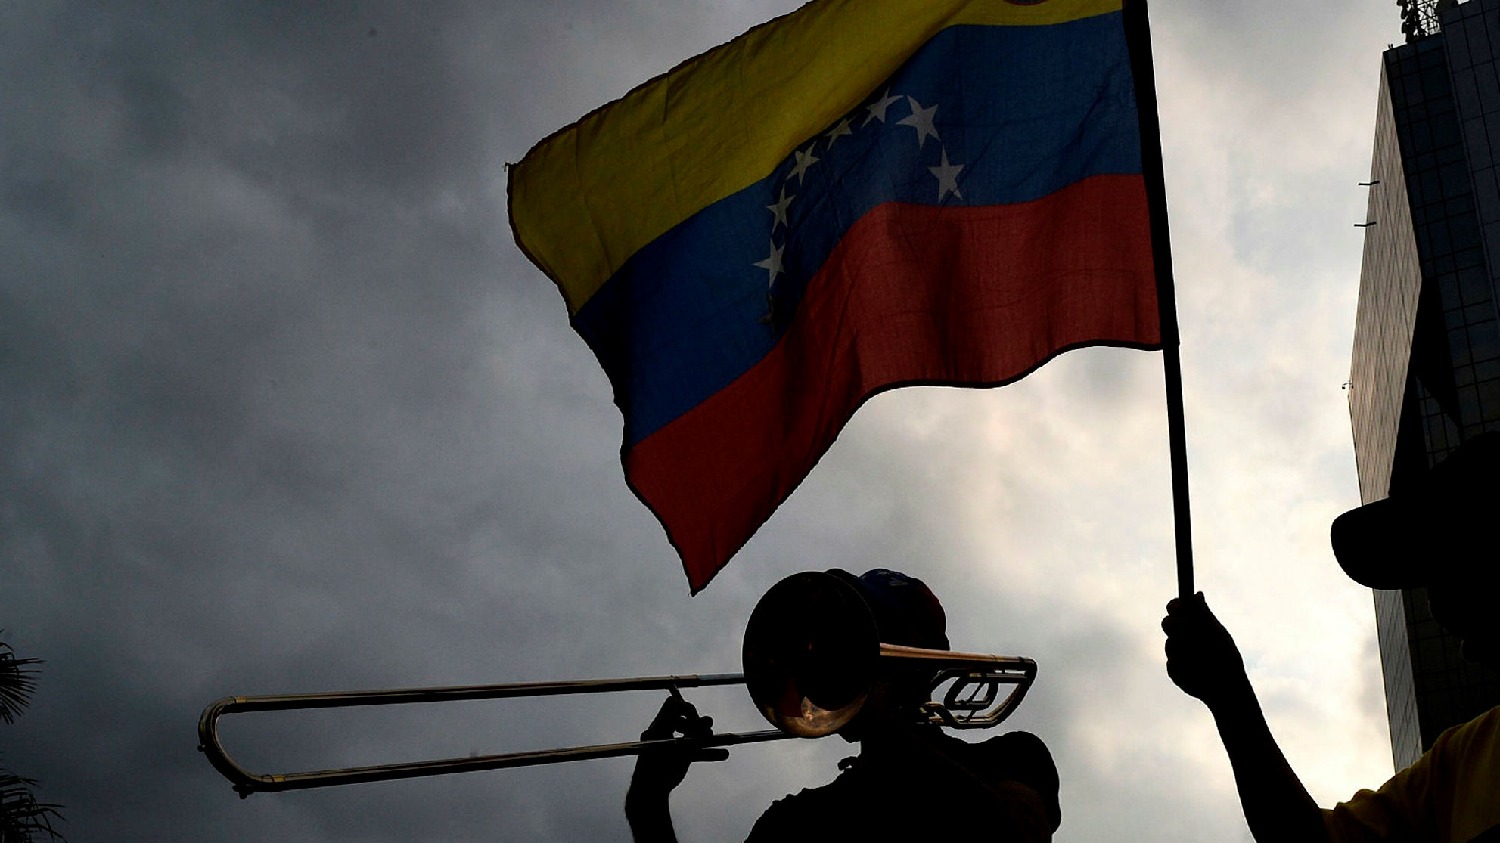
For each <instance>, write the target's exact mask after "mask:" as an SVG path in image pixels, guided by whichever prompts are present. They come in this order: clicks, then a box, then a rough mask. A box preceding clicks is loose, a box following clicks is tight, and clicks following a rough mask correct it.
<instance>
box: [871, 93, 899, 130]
mask: <svg viewBox="0 0 1500 843" xmlns="http://www.w3.org/2000/svg"><path fill="white" fill-rule="evenodd" d="M900 101H901V98H900V97H893V96H891V92H890V90H889V89H887V90H886V92H885V95H884V96H882V97H881V98H880V99H878V100H876V101H875V102H872V103H870V104H869V105H868V106H866V107H865V110H866V111H868V112H870V116H869V117H866V118H865V122H864V125H866V126H868V125H870V124H871V123H873V122H875V121H876V120H879V121H880V122H882V123H884V122H885V112H886V109H888V108H890V107H891V105H892V104H894V103H897V102H900Z"/></svg>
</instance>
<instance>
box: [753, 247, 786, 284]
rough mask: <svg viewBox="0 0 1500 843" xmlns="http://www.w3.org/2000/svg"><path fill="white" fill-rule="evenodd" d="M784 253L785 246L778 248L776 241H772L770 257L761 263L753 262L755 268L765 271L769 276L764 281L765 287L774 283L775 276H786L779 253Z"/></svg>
mask: <svg viewBox="0 0 1500 843" xmlns="http://www.w3.org/2000/svg"><path fill="white" fill-rule="evenodd" d="M784 251H786V247H785V246H778V245H776V241H775V240H772V241H771V256H770V257H768V258H766V259H765V260H763V261H756V262H755V265H756V266H758V267H760V268H761V269H764V270H766V272H768V273H769V274H770V277H769V278H767V279H766V285H767V286H770V285H772V284H775V283H776V276H778V275H785V274H786V268H785V267H784V266H783V265H782V263H781V253H782V252H784Z"/></svg>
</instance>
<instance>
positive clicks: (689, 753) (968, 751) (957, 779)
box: [625, 568, 1062, 843]
mask: <svg viewBox="0 0 1500 843" xmlns="http://www.w3.org/2000/svg"><path fill="white" fill-rule="evenodd" d="M829 573H832V574H835V575H838V576H841V577H842V578H844V579H846V581H848V582H850V583H851V584H852V585H854V586H855V587H856V588H857V589H858V591H859V593H860V595H861V596H862V597H863V598H864V600H865V602H866V603H867V604H868V605H869V607H870V609H871V611H872V613H873V614H874V616H875V624H876V628H877V630H878V632H879V634H880V640H881V641H882V642H885V643H889V644H904V645H906V646H911V647H922V648H926V649H940V650H946V649H948V636H947V616H946V614H945V613H944V611H943V607H942V604H941V603H940V602H938V599H937V597H936V596H935V595H934V594H933V593H932V591H931V589H929V588H928V587H927V586H926V584H925V583H923V582H922V581H921V580H919V579H917V578H915V577H911V576H908V575H906V574H903V573H900V572H897V571H891V570H888V569H881V568H877V569H875V570H872V571H868V572H866V573H864V574H863V575H861V576H859V577H855V576H853V575H852V574H849V573H848V572H845V571H839V570H834V571H830V572H829ZM891 661H899V660H891ZM931 680H932V672H931V669H930V667H928V668H924V667H921V666H914V665H909V664H908V665H901V664H884V663H883V664H882V666H881V674H880V676H879V678H878V679H877V681H876V682H875V684H874V687H873V688H872V689H871V691H870V693H869V696H868V698H867V700H866V702H865V704H864V705H863V706H862V707H861V708H860V710H859V713H858V714H856V715H855V717H854V718H853V719H852V720H850V721H849V722H848V723H847V724H845V725H844V727H843V728H841V729H840V730H839V731H838V734H839V735H840V736H841V737H842V738H844V739H845V740H847V741H849V742H851V743H858V744H859V747H860V750H859V754H858V755H857V756H856V757H854V758H846V759H844V760H843V761H842V762H840V764H839V767H840V772H839V774H838V775H837V776H836V777H835V778H834V780H833V781H831V782H829V783H828V784H826V785H823V786H821V787H815V788H809V789H806V790H803V791H801V792H799V793H795V794H791V795H789V796H786V797H784V798H782V799H778V800H776V801H775V802H773V803H772V804H771V806H770V807H768V808H767V809H766V810H765V812H764V813H763V814H761V816H760V818H759V819H758V820H757V821H756V823H755V825H754V826H753V827H752V828H751V831H750V835H749V837H748V838H747V840H748V841H751V843H762V841H777V843H785V842H787V841H798V840H810V841H811V840H816V841H820V842H821V843H826V841H829V840H843V839H870V840H875V839H907V840H914V839H928V838H930V837H932V836H934V835H937V834H942V835H944V836H947V835H955V836H956V838H957V839H973V838H972V837H971V835H977V836H979V837H982V838H993V837H997V836H998V837H1000V838H1002V839H1005V840H1014V841H1024V843H1033V841H1046V840H1050V839H1051V838H1052V834H1053V832H1054V831H1056V829H1057V828H1058V826H1059V825H1060V824H1061V822H1062V812H1061V809H1060V807H1059V804H1058V788H1059V780H1058V774H1057V767H1056V766H1055V765H1054V763H1053V761H1052V756H1051V753H1050V752H1049V751H1048V750H1047V747H1046V745H1045V744H1044V743H1043V742H1042V740H1041V739H1040V738H1038V737H1036V736H1035V735H1033V734H1031V733H1029V732H1010V733H1007V734H1004V735H1000V736H998V737H994V738H990V739H988V740H985V741H982V742H979V743H968V742H965V741H962V740H959V739H958V738H954V737H951V736H949V735H946V734H944V733H943V732H942V730H941V729H940V728H939V727H937V726H935V725H932V724H930V723H928V722H927V718H925V717H923V716H922V713H921V707H922V705H923V704H924V703H926V702H927V700H928V696H929V694H930V692H931V684H932V683H931ZM711 727H712V721H711V720H710V719H709V718H706V717H700V716H699V715H698V713H697V711H695V710H694V709H693V707H692V706H691V704H689V703H687V702H685V701H683V700H682V699H681V698H680V697H676V696H674V697H669V698H668V699H667V701H666V703H664V704H663V706H662V708H661V710H660V711H659V712H658V713H657V716H656V718H655V719H654V720H653V721H652V723H651V725H650V726H649V727H648V728H647V730H646V732H645V733H643V734H642V736H641V737H642V738H643V739H646V740H651V739H657V738H665V737H671V736H673V735H674V734H688V735H703V734H707V733H708V732H709V731H710V730H711ZM726 756H727V752H726V751H725V750H722V749H720V750H714V749H705V750H685V751H684V750H678V749H668V750H662V751H657V752H652V753H646V754H642V755H641V756H640V758H639V759H638V760H637V762H636V768H635V772H634V775H633V776H632V778H631V783H630V789H629V791H628V792H627V796H626V803H625V813H626V818H627V820H628V821H629V823H630V827H631V831H632V833H633V834H634V837H635V840H636V841H637V842H638V843H648V841H652V842H654V843H659V841H675V840H676V834H675V831H674V830H673V827H672V821H671V814H670V806H669V797H670V794H671V791H672V790H673V789H674V788H675V787H676V786H677V785H678V784H680V783H681V782H682V781H683V779H684V778H685V777H686V775H687V772H688V769H689V767H690V765H691V764H692V763H693V762H695V761H715V760H722V759H723V758H724V757H726Z"/></svg>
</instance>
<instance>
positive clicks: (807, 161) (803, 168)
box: [787, 147, 822, 184]
mask: <svg viewBox="0 0 1500 843" xmlns="http://www.w3.org/2000/svg"><path fill="white" fill-rule="evenodd" d="M792 154H793V155H795V156H796V157H797V163H796V164H794V165H793V166H792V171H791V173H789V174H787V179H788V180H790V179H791V177H792V176H796V177H797V183H798V184H801V183H802V180H803V179H804V178H806V177H807V168H808V167H811V166H812V165H814V164H816V163H818V162H819V161H821V160H822V159H821V158H818V157H816V156H814V155H813V154H812V148H811V147H808V150H807V151H806V152H803V151H802V150H800V149H798V150H796V151H794V152H793V153H792Z"/></svg>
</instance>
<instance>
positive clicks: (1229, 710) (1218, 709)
mask: <svg viewBox="0 0 1500 843" xmlns="http://www.w3.org/2000/svg"><path fill="white" fill-rule="evenodd" d="M1203 704H1204V705H1206V706H1208V710H1209V711H1210V712H1211V713H1212V714H1213V715H1214V717H1216V718H1217V717H1235V716H1238V715H1241V714H1246V713H1251V712H1254V711H1255V710H1256V709H1257V708H1258V707H1259V705H1260V703H1259V702H1257V701H1256V699H1255V688H1254V687H1252V686H1251V685H1250V677H1248V676H1246V675H1245V674H1243V673H1241V674H1239V675H1237V676H1235V677H1233V678H1231V679H1229V680H1228V681H1226V682H1224V683H1222V684H1220V685H1219V686H1218V687H1216V688H1215V689H1214V691H1213V693H1212V694H1206V695H1204V697H1203Z"/></svg>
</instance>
